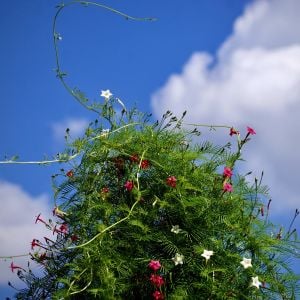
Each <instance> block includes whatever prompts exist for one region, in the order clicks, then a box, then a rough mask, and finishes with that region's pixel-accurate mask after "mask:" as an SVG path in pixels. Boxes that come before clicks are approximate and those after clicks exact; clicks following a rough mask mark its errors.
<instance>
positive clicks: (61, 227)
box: [59, 223, 68, 234]
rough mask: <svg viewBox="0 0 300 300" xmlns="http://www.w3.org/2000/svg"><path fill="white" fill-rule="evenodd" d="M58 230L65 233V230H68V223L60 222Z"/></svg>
mask: <svg viewBox="0 0 300 300" xmlns="http://www.w3.org/2000/svg"><path fill="white" fill-rule="evenodd" d="M59 230H60V232H61V233H64V234H67V232H68V225H67V224H65V223H64V224H61V225H60V226H59Z"/></svg>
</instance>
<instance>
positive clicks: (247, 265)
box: [241, 257, 252, 269]
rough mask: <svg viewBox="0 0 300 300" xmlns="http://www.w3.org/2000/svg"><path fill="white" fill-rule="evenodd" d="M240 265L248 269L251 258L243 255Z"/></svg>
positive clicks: (250, 265)
mask: <svg viewBox="0 0 300 300" xmlns="http://www.w3.org/2000/svg"><path fill="white" fill-rule="evenodd" d="M241 265H242V266H243V267H244V269H248V268H250V267H252V264H251V258H246V257H243V260H242V261H241Z"/></svg>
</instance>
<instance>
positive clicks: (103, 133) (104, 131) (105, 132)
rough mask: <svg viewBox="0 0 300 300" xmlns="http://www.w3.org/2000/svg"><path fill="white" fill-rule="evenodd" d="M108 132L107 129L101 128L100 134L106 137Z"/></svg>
mask: <svg viewBox="0 0 300 300" xmlns="http://www.w3.org/2000/svg"><path fill="white" fill-rule="evenodd" d="M108 134H109V129H102V130H101V134H100V136H101V137H105V138H106V137H108Z"/></svg>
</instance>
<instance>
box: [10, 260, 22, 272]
mask: <svg viewBox="0 0 300 300" xmlns="http://www.w3.org/2000/svg"><path fill="white" fill-rule="evenodd" d="M10 269H11V271H12V272H14V270H15V269H21V270H23V271H24V269H23V268H22V267H19V266H16V265H14V263H13V262H11V264H10Z"/></svg>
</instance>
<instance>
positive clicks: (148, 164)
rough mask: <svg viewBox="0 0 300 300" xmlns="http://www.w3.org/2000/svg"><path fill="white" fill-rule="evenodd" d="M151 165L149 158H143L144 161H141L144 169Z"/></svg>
mask: <svg viewBox="0 0 300 300" xmlns="http://www.w3.org/2000/svg"><path fill="white" fill-rule="evenodd" d="M149 166H150V162H149V160H147V159H144V160H142V162H141V168H142V169H148V168H149Z"/></svg>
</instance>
